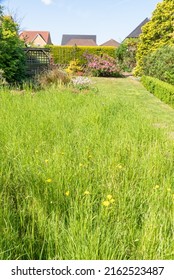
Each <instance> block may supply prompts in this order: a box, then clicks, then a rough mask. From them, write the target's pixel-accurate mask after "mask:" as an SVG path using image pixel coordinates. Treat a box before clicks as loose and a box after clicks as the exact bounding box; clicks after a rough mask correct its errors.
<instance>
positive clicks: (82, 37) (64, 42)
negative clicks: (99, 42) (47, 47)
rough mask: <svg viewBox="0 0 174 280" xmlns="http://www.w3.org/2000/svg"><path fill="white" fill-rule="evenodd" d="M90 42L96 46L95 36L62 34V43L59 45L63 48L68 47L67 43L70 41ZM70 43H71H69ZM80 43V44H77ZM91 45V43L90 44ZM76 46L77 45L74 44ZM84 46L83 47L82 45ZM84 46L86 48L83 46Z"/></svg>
mask: <svg viewBox="0 0 174 280" xmlns="http://www.w3.org/2000/svg"><path fill="white" fill-rule="evenodd" d="M72 39H73V40H74V39H75V40H92V41H94V44H93V46H96V35H74V34H72V35H71V34H64V35H63V36H62V42H61V45H62V46H64V45H69V42H70V41H71V40H72ZM71 42H72V41H71ZM86 42H87V41H86ZM79 43H80V42H79ZM91 43H92V42H91ZM76 45H78V44H76ZM83 46H84V45H83ZM85 46H87V45H86V44H85Z"/></svg>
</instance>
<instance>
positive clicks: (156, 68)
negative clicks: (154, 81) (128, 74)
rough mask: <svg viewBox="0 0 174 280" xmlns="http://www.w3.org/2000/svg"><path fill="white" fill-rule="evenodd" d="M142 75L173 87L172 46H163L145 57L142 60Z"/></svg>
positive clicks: (173, 54) (173, 63)
mask: <svg viewBox="0 0 174 280" xmlns="http://www.w3.org/2000/svg"><path fill="white" fill-rule="evenodd" d="M143 73H144V75H145V76H151V77H154V78H158V79H160V80H162V81H164V82H167V83H169V84H172V85H174V46H173V47H170V46H164V47H162V48H160V49H158V50H157V51H156V52H152V53H151V54H149V55H147V56H146V57H145V58H144V63H143Z"/></svg>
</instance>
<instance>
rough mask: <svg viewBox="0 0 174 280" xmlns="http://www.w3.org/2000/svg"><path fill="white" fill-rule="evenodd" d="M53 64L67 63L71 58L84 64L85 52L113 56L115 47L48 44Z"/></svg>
mask: <svg viewBox="0 0 174 280" xmlns="http://www.w3.org/2000/svg"><path fill="white" fill-rule="evenodd" d="M49 48H50V50H51V54H52V57H53V60H54V63H55V64H60V65H68V64H69V63H70V61H72V60H76V59H78V60H79V63H80V65H84V64H86V62H87V61H86V59H85V57H84V56H83V55H84V54H85V53H88V54H94V55H99V56H102V55H104V54H107V55H109V56H111V57H114V58H115V56H116V55H115V49H116V47H103V46H94V47H93V46H91V47H80V46H79V47H75V46H52V45H50V46H49Z"/></svg>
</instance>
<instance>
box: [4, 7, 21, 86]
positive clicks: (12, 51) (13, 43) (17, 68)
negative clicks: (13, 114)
mask: <svg viewBox="0 0 174 280" xmlns="http://www.w3.org/2000/svg"><path fill="white" fill-rule="evenodd" d="M18 31H19V26H18V24H17V23H16V22H15V21H14V20H13V18H12V17H11V16H5V15H3V14H2V9H0V69H1V70H2V71H1V75H2V76H3V78H4V79H6V81H7V82H8V83H10V84H13V83H20V82H22V79H24V78H25V54H24V51H23V47H24V44H23V42H22V41H21V40H20V39H19V36H18ZM2 73H3V74H2Z"/></svg>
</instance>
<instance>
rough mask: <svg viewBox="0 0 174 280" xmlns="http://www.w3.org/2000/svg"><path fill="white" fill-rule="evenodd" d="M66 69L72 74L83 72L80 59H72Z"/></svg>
mask: <svg viewBox="0 0 174 280" xmlns="http://www.w3.org/2000/svg"><path fill="white" fill-rule="evenodd" d="M65 70H66V72H67V73H68V74H70V75H74V74H79V73H82V67H81V66H80V64H79V60H78V59H76V60H71V61H70V64H69V66H68V68H67V69H65Z"/></svg>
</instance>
